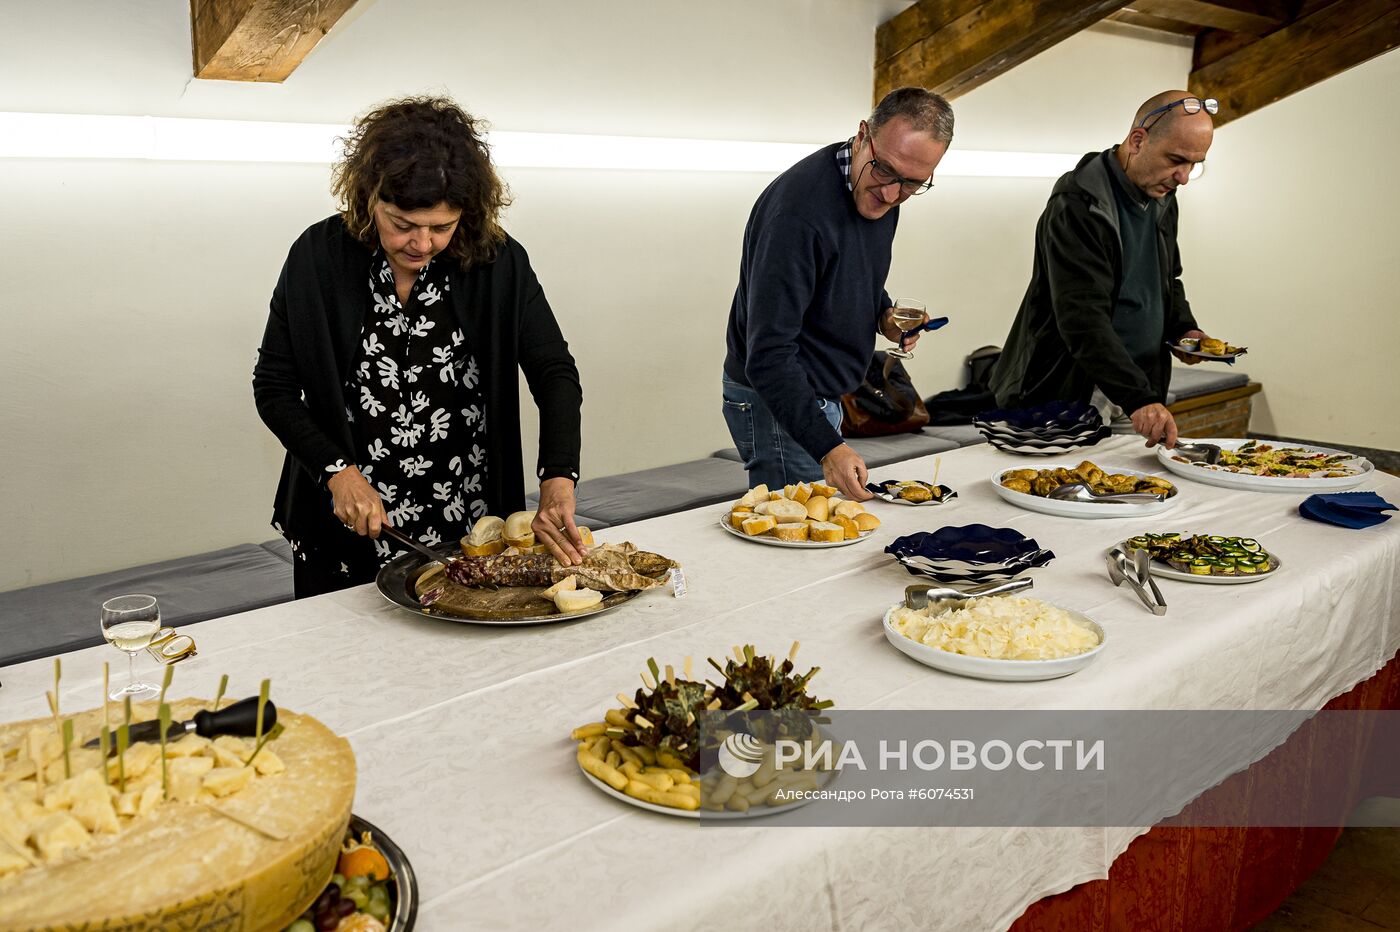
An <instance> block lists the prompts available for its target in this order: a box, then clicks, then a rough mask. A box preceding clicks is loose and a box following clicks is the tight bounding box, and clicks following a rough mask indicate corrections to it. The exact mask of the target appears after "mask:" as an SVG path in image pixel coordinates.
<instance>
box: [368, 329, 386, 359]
mask: <svg viewBox="0 0 1400 932" xmlns="http://www.w3.org/2000/svg"><path fill="white" fill-rule="evenodd" d="M363 346H364V348H365V355H366V356H373V355H374V354H375V353H382V352H384V344H383V343H380V342H379V334H377V333H373V332H371V333H370V335H369V337H368V338H367V339H365V340H364V342H363Z"/></svg>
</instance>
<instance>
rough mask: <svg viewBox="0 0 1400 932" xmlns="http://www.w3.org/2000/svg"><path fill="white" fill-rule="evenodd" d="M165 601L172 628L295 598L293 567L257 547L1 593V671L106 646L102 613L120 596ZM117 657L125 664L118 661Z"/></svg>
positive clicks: (163, 605) (164, 619)
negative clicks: (100, 623) (99, 618)
mask: <svg viewBox="0 0 1400 932" xmlns="http://www.w3.org/2000/svg"><path fill="white" fill-rule="evenodd" d="M136 592H141V593H146V594H147V595H153V596H155V597H156V598H157V599H159V600H160V609H161V621H162V623H164V624H166V625H169V626H171V627H173V628H178V627H181V626H182V625H190V624H194V623H195V622H198V621H207V620H208V619H210V618H219V617H222V616H224V615H232V614H235V613H236V612H246V611H249V610H251V609H255V608H262V607H264V606H266V605H275V604H277V603H278V602H289V601H291V598H292V567H291V564H290V563H287V562H284V561H283V560H282V559H281V558H279V557H277V556H275V555H274V554H273V553H271V552H270V551H268V550H266V549H264V548H263V547H261V546H259V545H257V544H239V545H238V546H236V547H229V548H227V549H224V550H216V551H214V552H212V553H201V554H197V555H195V556H192V557H181V558H180V559H178V560H166V561H165V562H163V563H152V564H149V565H147V566H138V567H134V568H132V569H129V570H118V571H117V572H114V573H102V574H101V575H97V576H84V577H81V578H79V579H68V580H64V581H63V582H56V583H47V584H45V585H42V586H30V587H28V588H26V589H15V590H13V591H11V592H0V665H4V664H11V663H21V662H23V661H26V660H35V659H37V658H40V657H48V656H51V655H53V654H60V653H63V652H64V651H70V650H77V649H78V648H80V647H89V646H91V645H93V644H101V643H102V633H101V631H100V629H99V627H98V622H97V615H98V611H99V609H100V607H101V605H102V603H103V602H105V601H106V600H107V599H110V598H112V597H113V596H117V595H126V594H128V593H136ZM118 659H120V658H118Z"/></svg>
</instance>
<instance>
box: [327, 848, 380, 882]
mask: <svg viewBox="0 0 1400 932" xmlns="http://www.w3.org/2000/svg"><path fill="white" fill-rule="evenodd" d="M336 871H337V872H338V873H340V874H344V875H345V877H346V878H347V879H348V878H350V877H369V879H370V880H384V879H386V878H387V877H388V876H389V862H388V861H386V860H384V855H382V854H380V853H379V852H378V851H376V850H375V849H374V848H352V849H351V850H349V851H345V852H343V853H342V854H341V855H340V863H339V864H338V865H337V866H336Z"/></svg>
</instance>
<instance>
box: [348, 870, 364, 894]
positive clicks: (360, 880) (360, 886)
mask: <svg viewBox="0 0 1400 932" xmlns="http://www.w3.org/2000/svg"><path fill="white" fill-rule="evenodd" d="M346 883H347V884H349V886H350V889H352V890H367V889H369V878H368V877H366V876H365V875H364V874H361V875H360V876H358V877H351V878H350V879H349V880H347V881H346Z"/></svg>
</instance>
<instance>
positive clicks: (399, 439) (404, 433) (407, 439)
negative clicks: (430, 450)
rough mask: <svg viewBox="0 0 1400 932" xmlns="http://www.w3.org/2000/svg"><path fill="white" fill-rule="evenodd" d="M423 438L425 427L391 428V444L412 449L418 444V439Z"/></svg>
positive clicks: (419, 425) (417, 425)
mask: <svg viewBox="0 0 1400 932" xmlns="http://www.w3.org/2000/svg"><path fill="white" fill-rule="evenodd" d="M421 436H423V425H422V424H414V425H413V426H412V427H390V428H389V440H390V442H392V443H394V444H396V445H398V446H401V447H411V446H414V445H415V444H417V443H418V438H419V437H421Z"/></svg>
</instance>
